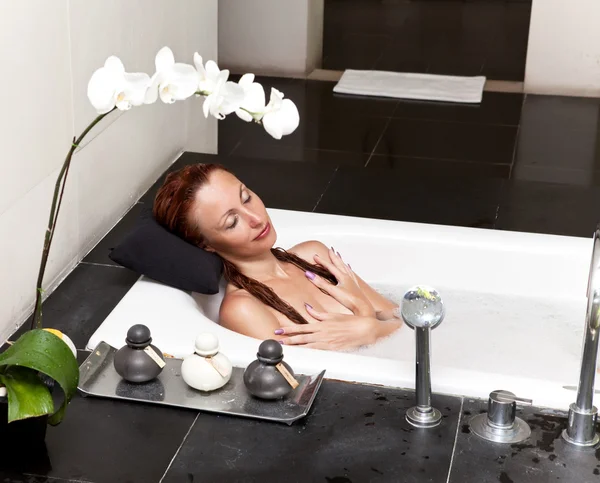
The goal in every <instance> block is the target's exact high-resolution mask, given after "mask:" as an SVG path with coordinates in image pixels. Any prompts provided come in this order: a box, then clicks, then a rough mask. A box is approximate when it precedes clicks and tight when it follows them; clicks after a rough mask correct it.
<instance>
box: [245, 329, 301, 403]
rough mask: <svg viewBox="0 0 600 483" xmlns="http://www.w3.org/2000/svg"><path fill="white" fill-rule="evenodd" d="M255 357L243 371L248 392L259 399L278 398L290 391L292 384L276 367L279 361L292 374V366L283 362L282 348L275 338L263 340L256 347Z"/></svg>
mask: <svg viewBox="0 0 600 483" xmlns="http://www.w3.org/2000/svg"><path fill="white" fill-rule="evenodd" d="M256 356H257V359H256V360H255V361H254V362H252V363H250V365H249V366H248V367H247V368H246V370H245V371H244V384H245V385H246V388H247V389H248V392H249V393H250V394H252V395H253V396H255V397H258V398H261V399H279V398H282V397H284V396H286V395H287V394H289V393H290V392H291V391H292V389H293V388H292V386H291V385H290V383H289V382H288V381H287V380H286V378H285V377H283V375H282V374H281V372H279V370H278V369H277V367H276V366H277V364H279V363H281V364H282V365H283V366H284V367H285V368H286V369H287V370H288V372H289V373H290V374H291V375H292V376H293V375H294V371H293V370H292V368H291V367H290V366H289V365H287V364H286V363H285V362H283V348H282V347H281V344H280V343H279V342H277V341H276V340H272V339H269V340H265V341H264V342H263V343H262V344H260V346H259V347H258V354H256Z"/></svg>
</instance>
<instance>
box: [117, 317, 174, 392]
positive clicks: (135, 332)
mask: <svg viewBox="0 0 600 483" xmlns="http://www.w3.org/2000/svg"><path fill="white" fill-rule="evenodd" d="M125 342H126V343H127V345H125V346H123V347H121V348H120V349H119V350H118V351H117V353H116V354H115V360H114V366H115V370H116V371H117V373H118V374H119V375H120V376H121V377H122V378H123V379H125V380H126V381H129V382H136V383H141V382H148V381H151V380H152V379H154V378H155V377H156V376H158V375H159V374H160V373H161V372H162V370H163V367H161V366H160V365H158V364H157V363H156V361H154V360H153V358H152V357H151V356H150V355H149V354H148V353H147V352H146V350H145V349H146V348H147V347H151V348H152V349H154V352H155V353H156V356H157V357H159V358H160V359H161V360H162V361H163V362H164V360H165V359H164V357H163V355H162V352H161V351H160V350H159V349H158V348H157V347H155V346H153V345H152V344H151V342H152V337H151V336H150V329H148V327H146V326H145V325H142V324H137V325H134V326H132V327H131V328H130V329H129V330H128V331H127V338H126V339H125Z"/></svg>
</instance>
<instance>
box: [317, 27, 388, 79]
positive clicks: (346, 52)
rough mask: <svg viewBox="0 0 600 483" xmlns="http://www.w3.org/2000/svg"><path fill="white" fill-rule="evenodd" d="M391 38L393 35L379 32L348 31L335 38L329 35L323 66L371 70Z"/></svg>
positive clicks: (334, 68)
mask: <svg viewBox="0 0 600 483" xmlns="http://www.w3.org/2000/svg"><path fill="white" fill-rule="evenodd" d="M390 40H391V36H389V35H382V34H377V33H348V34H345V35H343V37H341V38H337V37H336V38H334V39H332V38H331V37H330V36H327V37H325V39H324V42H323V68H325V69H329V70H345V69H360V70H370V69H372V68H373V67H374V65H375V63H376V62H377V59H379V56H380V55H381V53H382V51H383V49H384V47H385V46H386V45H387V44H388V43H389V42H390Z"/></svg>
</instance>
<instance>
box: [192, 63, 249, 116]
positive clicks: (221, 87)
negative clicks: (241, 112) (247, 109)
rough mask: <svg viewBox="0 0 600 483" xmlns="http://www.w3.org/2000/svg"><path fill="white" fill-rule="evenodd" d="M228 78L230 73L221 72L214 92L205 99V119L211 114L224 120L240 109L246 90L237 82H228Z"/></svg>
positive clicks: (203, 107)
mask: <svg viewBox="0 0 600 483" xmlns="http://www.w3.org/2000/svg"><path fill="white" fill-rule="evenodd" d="M228 77H229V71H227V70H223V71H221V73H220V74H219V78H218V80H217V84H216V85H215V86H214V88H213V91H212V92H211V93H210V94H209V95H208V96H207V97H206V99H204V105H203V106H202V109H203V110H204V116H205V117H208V114H209V113H210V114H212V115H213V116H214V117H216V118H217V119H224V118H225V116H227V115H228V114H231V113H232V112H234V111H236V110H237V109H238V108H239V107H240V104H241V103H242V101H243V100H244V89H242V87H240V86H239V85H237V84H236V83H235V82H230V81H229V82H228V81H227V78H228Z"/></svg>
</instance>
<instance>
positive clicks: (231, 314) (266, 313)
mask: <svg viewBox="0 0 600 483" xmlns="http://www.w3.org/2000/svg"><path fill="white" fill-rule="evenodd" d="M219 322H220V324H221V325H222V326H223V327H225V328H227V329H230V330H233V331H234V332H238V333H240V334H243V335H247V336H248V337H254V338H255V339H261V340H265V339H279V337H276V336H274V334H275V330H277V329H279V321H278V320H277V318H276V317H275V316H274V315H273V313H272V312H271V311H270V310H269V309H267V307H266V306H265V305H264V304H262V303H261V302H259V301H258V300H256V299H255V298H254V297H252V296H251V295H250V294H248V293H246V292H242V291H239V292H234V293H231V294H227V295H226V296H225V298H224V299H223V303H222V304H221V309H220V311H219Z"/></svg>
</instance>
